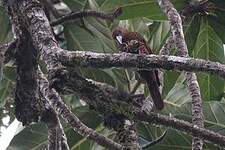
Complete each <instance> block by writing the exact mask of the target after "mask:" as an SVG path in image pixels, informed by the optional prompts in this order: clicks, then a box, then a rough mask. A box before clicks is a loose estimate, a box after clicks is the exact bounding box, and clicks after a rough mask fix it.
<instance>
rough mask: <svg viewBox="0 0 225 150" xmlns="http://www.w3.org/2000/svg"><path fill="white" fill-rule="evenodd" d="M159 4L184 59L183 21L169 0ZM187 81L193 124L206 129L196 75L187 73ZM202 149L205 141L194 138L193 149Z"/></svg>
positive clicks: (185, 53)
mask: <svg viewBox="0 0 225 150" xmlns="http://www.w3.org/2000/svg"><path fill="white" fill-rule="evenodd" d="M158 2H159V5H160V7H161V8H162V10H163V11H164V13H165V14H166V15H167V17H168V19H169V21H170V24H171V31H172V34H173V38H174V41H175V46H176V48H177V49H178V55H179V56H182V57H188V48H187V45H186V42H185V39H184V33H183V26H182V20H181V17H180V15H179V13H178V12H177V10H176V9H175V8H174V6H173V4H172V3H171V2H170V1H169V0H158ZM186 79H187V84H188V88H189V91H190V94H191V97H192V116H193V117H192V122H193V124H195V125H197V126H198V127H204V114H203V110H202V99H201V93H200V87H199V84H198V81H197V77H196V74H195V73H191V72H187V73H186ZM202 147H203V141H202V140H201V139H199V138H195V137H194V138H193V140H192V149H194V150H201V149H202Z"/></svg>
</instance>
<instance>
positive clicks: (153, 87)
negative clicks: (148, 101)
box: [112, 27, 164, 110]
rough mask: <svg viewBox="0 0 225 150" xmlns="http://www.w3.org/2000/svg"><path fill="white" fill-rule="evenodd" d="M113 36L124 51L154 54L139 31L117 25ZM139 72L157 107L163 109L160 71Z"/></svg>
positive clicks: (118, 46)
mask: <svg viewBox="0 0 225 150" xmlns="http://www.w3.org/2000/svg"><path fill="white" fill-rule="evenodd" d="M112 37H113V39H114V40H115V42H116V45H117V48H118V49H119V50H120V51H122V52H127V53H133V54H144V55H148V54H153V52H152V50H151V49H150V48H149V47H148V46H147V43H146V41H145V39H144V37H143V36H141V35H140V34H139V33H137V32H129V31H128V30H127V29H125V28H122V27H117V28H116V29H115V30H114V31H113V33H112ZM137 72H138V73H139V75H140V77H141V78H142V79H144V80H145V81H146V83H147V86H148V89H149V91H150V93H151V96H152V99H153V102H154V105H155V107H156V109H159V110H161V109H163V107H164V103H163V100H162V98H161V94H160V92H159V86H160V82H159V77H158V71H157V70H152V71H150V70H138V71H137Z"/></svg>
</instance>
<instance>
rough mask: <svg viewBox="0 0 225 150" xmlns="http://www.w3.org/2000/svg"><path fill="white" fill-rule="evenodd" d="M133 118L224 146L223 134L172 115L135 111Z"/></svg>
mask: <svg viewBox="0 0 225 150" xmlns="http://www.w3.org/2000/svg"><path fill="white" fill-rule="evenodd" d="M135 118H136V119H137V120H141V121H145V122H148V123H153V124H159V125H164V126H166V127H172V128H174V129H177V130H180V131H183V132H186V133H191V134H192V135H193V136H195V137H199V138H202V139H204V140H206V141H210V142H212V143H214V144H217V146H218V145H219V146H221V147H225V136H223V135H221V134H218V133H215V132H213V131H210V130H207V129H204V128H201V127H198V126H196V125H193V124H191V123H189V122H187V121H183V120H178V119H176V118H173V117H169V116H164V115H160V114H156V113H150V114H146V113H143V112H136V113H135Z"/></svg>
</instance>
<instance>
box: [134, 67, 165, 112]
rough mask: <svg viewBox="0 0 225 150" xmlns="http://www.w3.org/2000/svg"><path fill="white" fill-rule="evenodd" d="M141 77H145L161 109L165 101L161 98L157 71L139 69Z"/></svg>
mask: <svg viewBox="0 0 225 150" xmlns="http://www.w3.org/2000/svg"><path fill="white" fill-rule="evenodd" d="M138 72H139V74H140V76H141V78H143V79H144V80H145V81H146V83H147V85H148V89H149V91H150V93H151V96H152V100H153V102H154V104H155V107H156V109H158V110H161V109H163V107H164V103H163V100H162V98H161V94H160V91H159V86H160V85H159V82H158V76H157V73H156V72H155V71H154V70H153V71H149V70H140V71H138Z"/></svg>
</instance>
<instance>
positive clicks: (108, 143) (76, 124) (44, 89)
mask: <svg viewBox="0 0 225 150" xmlns="http://www.w3.org/2000/svg"><path fill="white" fill-rule="evenodd" d="M39 83H40V91H41V93H42V94H43V96H44V97H45V98H46V100H48V102H49V103H50V105H51V106H52V107H53V108H54V109H55V110H56V111H57V112H58V114H60V115H61V116H62V117H63V118H64V119H65V121H66V122H67V123H68V124H70V125H71V126H72V127H73V128H74V130H75V131H76V132H77V133H79V134H80V135H82V136H84V137H87V138H88V139H91V140H94V141H95V142H96V143H98V144H100V145H102V146H105V147H108V148H110V149H118V150H121V149H122V148H123V147H122V146H121V145H120V144H117V143H115V142H113V141H112V140H111V139H108V138H107V137H105V136H103V135H101V134H98V133H97V132H95V131H94V130H93V129H91V128H88V127H87V126H86V125H84V124H83V123H82V122H81V121H80V120H79V118H77V117H76V115H75V114H73V113H72V112H71V111H70V109H69V108H68V107H67V106H66V104H65V103H64V102H63V100H62V99H61V97H60V96H59V95H58V93H57V92H56V91H55V90H54V89H49V83H48V80H47V79H46V78H45V77H44V75H43V74H42V73H41V72H40V70H39Z"/></svg>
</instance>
